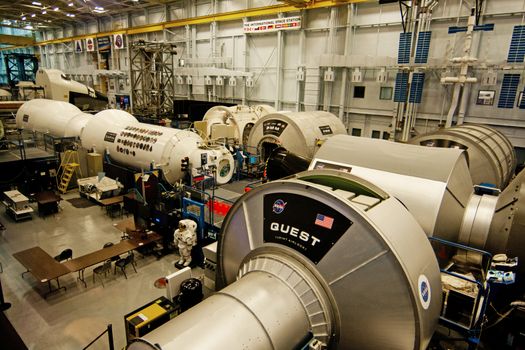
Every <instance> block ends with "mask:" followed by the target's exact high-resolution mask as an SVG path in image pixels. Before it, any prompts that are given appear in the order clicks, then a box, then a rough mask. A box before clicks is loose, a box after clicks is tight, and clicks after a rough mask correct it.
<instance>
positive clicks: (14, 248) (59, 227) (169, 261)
mask: <svg viewBox="0 0 525 350" xmlns="http://www.w3.org/2000/svg"><path fill="white" fill-rule="evenodd" d="M63 197H64V199H68V198H74V197H78V193H74V192H72V193H68V194H66V195H64V196H63ZM34 206H35V211H36V204H35V205H34ZM0 207H1V206H0ZM61 207H62V208H63V210H62V211H61V212H60V213H58V214H56V215H54V216H48V217H46V218H45V219H43V218H40V217H38V216H37V215H33V219H32V220H28V221H24V222H19V223H15V222H14V221H12V220H11V219H10V218H9V217H8V216H7V215H6V214H5V212H4V210H3V208H2V212H1V214H0V221H1V222H2V223H3V224H4V225H5V226H6V230H5V231H3V232H2V234H1V236H0V262H1V263H2V265H3V270H4V272H3V273H2V274H0V278H1V281H2V287H3V291H4V296H5V300H6V301H7V302H10V303H11V304H12V307H11V308H10V309H9V310H7V311H6V312H5V313H6V315H7V317H8V318H9V320H10V321H11V323H12V324H13V326H14V327H15V328H16V330H17V331H18V333H19V334H20V336H21V337H22V339H23V340H24V342H25V344H26V345H27V346H28V348H30V349H56V350H59V349H82V348H83V347H85V346H86V345H87V344H89V343H90V341H91V340H93V339H94V338H95V337H97V336H98V335H99V334H100V333H101V332H103V331H104V330H105V329H106V326H107V325H108V324H112V325H113V334H114V341H115V349H122V348H123V347H124V346H125V345H126V337H125V333H124V321H123V319H124V318H123V316H124V315H125V314H127V313H129V312H130V311H133V310H134V309H136V308H138V307H140V306H142V305H144V304H146V303H148V302H150V301H152V300H153V299H155V298H157V297H159V296H162V295H165V289H158V288H156V287H155V286H154V282H155V280H157V279H158V278H160V277H163V276H166V275H168V274H170V273H172V272H174V271H176V268H175V267H174V266H173V262H175V261H177V260H178V256H177V255H175V254H170V255H167V256H164V257H163V258H162V259H160V260H157V259H156V258H155V257H152V256H146V257H144V258H141V257H138V258H137V259H136V261H137V271H138V273H135V272H134V271H133V269H132V268H131V267H128V268H127V269H126V272H127V274H128V279H127V280H126V279H125V278H124V275H122V274H121V273H120V271H117V274H116V275H113V274H111V275H110V276H109V277H108V278H107V279H106V280H105V281H104V283H105V287H102V284H101V283H100V281H99V280H97V281H96V282H95V283H93V280H92V270H93V268H88V269H87V270H86V272H85V277H86V281H87V288H85V287H84V285H83V284H82V283H81V282H79V281H77V274H76V273H71V274H69V275H66V276H63V277H61V278H60V283H61V285H63V286H66V287H67V291H65V292H64V291H63V290H61V291H59V292H56V293H54V294H52V295H49V296H48V297H47V299H44V297H43V295H44V293H45V292H46V291H47V284H43V283H40V282H38V281H36V280H35V278H34V277H33V276H32V275H31V274H25V275H24V278H22V277H21V273H22V272H24V271H25V268H24V267H23V266H22V265H21V264H20V263H19V262H18V261H17V260H16V259H15V258H13V256H12V254H13V253H16V252H18V251H21V250H24V249H27V248H31V247H34V246H40V247H41V248H42V249H44V250H45V251H46V252H47V253H49V255H51V256H55V255H57V254H58V253H60V251H62V250H63V249H65V248H72V249H73V257H78V256H81V255H84V254H87V253H90V252H93V251H95V250H98V249H100V248H102V246H103V244H104V243H106V242H114V243H116V242H118V241H119V240H120V236H121V233H120V232H119V231H118V230H117V229H115V228H114V227H113V225H114V224H115V223H116V222H118V221H119V220H121V219H111V218H109V217H108V216H106V215H105V214H104V211H103V210H102V209H101V208H100V207H98V206H92V207H89V208H83V209H79V208H75V207H73V206H72V205H71V204H70V203H69V202H67V201H66V200H63V201H62V202H61ZM193 272H194V274H195V275H199V276H202V274H203V271H202V270H200V269H196V270H195V269H194V271H193ZM0 347H1V346H0ZM90 349H108V341H107V336H104V337H102V338H101V339H99V340H98V341H97V342H96V343H95V344H94V345H93V346H92V347H91V348H90Z"/></svg>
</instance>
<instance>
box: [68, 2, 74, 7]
mask: <svg viewBox="0 0 525 350" xmlns="http://www.w3.org/2000/svg"><path fill="white" fill-rule="evenodd" d="M73 5H75V4H73V3H72V2H70V3H69V4H67V6H70V7H71V6H73Z"/></svg>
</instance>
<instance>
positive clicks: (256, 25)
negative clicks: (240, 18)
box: [243, 16, 301, 33]
mask: <svg viewBox="0 0 525 350" xmlns="http://www.w3.org/2000/svg"><path fill="white" fill-rule="evenodd" d="M300 28H301V16H294V17H286V18H273V19H266V20H261V21H250V22H244V25H243V31H244V32H245V33H268V32H276V31H278V30H294V29H300Z"/></svg>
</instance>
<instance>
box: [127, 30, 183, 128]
mask: <svg viewBox="0 0 525 350" xmlns="http://www.w3.org/2000/svg"><path fill="white" fill-rule="evenodd" d="M175 48H176V46H175V44H172V43H168V42H148V41H144V40H140V41H135V42H132V43H131V46H130V49H131V99H132V110H133V113H134V114H137V115H141V116H144V117H149V118H161V117H163V116H166V115H168V114H171V113H172V111H173V99H174V93H175V92H174V79H173V56H174V55H176V54H177V52H176V51H175Z"/></svg>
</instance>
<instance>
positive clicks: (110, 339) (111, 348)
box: [82, 323, 115, 350]
mask: <svg viewBox="0 0 525 350" xmlns="http://www.w3.org/2000/svg"><path fill="white" fill-rule="evenodd" d="M106 333H108V345H109V350H115V344H113V326H112V325H111V323H110V324H108V326H107V328H106V329H105V330H104V332H102V333H100V334H99V335H98V336H97V337H96V338H95V339H93V340H92V341H91V343H89V344H88V345H86V347H84V348H83V349H82V350H86V349H87V348H89V347H90V346H91V345H93V344H94V343H95V342H96V341H97V340H99V339H100V338H101V337H102V336H103V335H104V334H106Z"/></svg>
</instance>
